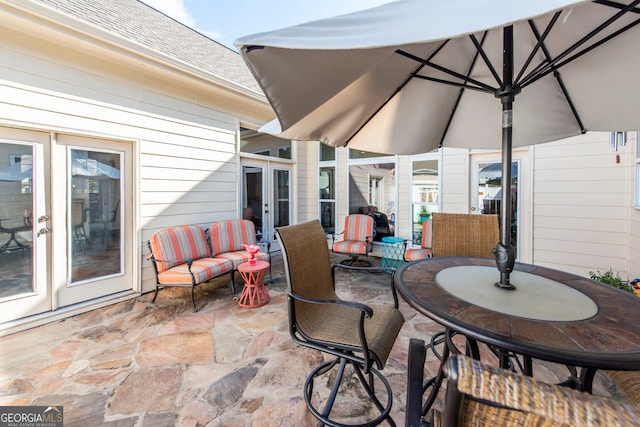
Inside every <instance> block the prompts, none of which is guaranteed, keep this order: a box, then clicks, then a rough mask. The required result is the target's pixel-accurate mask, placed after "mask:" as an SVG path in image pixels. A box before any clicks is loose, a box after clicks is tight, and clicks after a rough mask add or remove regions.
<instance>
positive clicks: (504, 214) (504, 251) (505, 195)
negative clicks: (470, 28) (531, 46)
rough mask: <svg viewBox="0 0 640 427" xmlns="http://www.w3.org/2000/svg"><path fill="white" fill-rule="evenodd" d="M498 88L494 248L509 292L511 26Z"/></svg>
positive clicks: (501, 284)
mask: <svg viewBox="0 0 640 427" xmlns="http://www.w3.org/2000/svg"><path fill="white" fill-rule="evenodd" d="M503 43H504V47H503V57H502V87H501V89H500V92H499V93H497V94H496V96H498V97H499V98H500V100H501V101H502V202H501V203H500V243H498V245H497V246H496V248H495V249H494V253H495V257H496V265H497V267H498V270H500V281H499V282H498V283H496V286H497V287H499V288H500V289H508V290H513V289H515V286H513V285H512V284H511V282H510V281H509V275H510V273H511V272H512V271H513V266H514V265H515V254H514V252H513V247H511V148H512V146H513V141H512V138H513V100H514V98H515V95H516V93H517V92H518V90H517V89H516V88H514V87H513V27H512V26H508V27H505V28H504V30H503Z"/></svg>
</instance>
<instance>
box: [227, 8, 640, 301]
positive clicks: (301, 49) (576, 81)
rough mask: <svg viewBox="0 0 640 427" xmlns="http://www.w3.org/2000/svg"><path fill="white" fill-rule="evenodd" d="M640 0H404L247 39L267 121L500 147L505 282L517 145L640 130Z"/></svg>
mask: <svg viewBox="0 0 640 427" xmlns="http://www.w3.org/2000/svg"><path fill="white" fill-rule="evenodd" d="M639 2H640V0H635V1H629V0H625V1H609V0H598V1H566V0H565V1H563V0H539V1H527V2H517V1H513V0H483V1H478V0H449V1H446V2H444V1H440V0H401V1H397V2H394V3H389V4H385V5H382V6H379V7H377V8H373V9H369V10H365V11H361V12H355V13H352V14H348V15H343V16H339V17H335V18H329V19H324V20H319V21H315V22H311V23H307V24H302V25H297V26H294V27H289V28H285V29H282V30H277V31H273V32H268V33H263V34H257V35H252V36H247V37H244V38H241V39H240V40H238V41H237V42H236V45H237V46H238V48H239V50H240V53H241V55H242V56H243V58H244V59H245V61H246V62H247V64H248V66H249V68H250V69H251V71H252V72H253V74H254V76H255V77H256V79H257V81H258V83H259V84H260V86H261V87H262V89H263V90H264V92H265V94H266V96H267V98H268V100H269V102H270V103H271V105H272V107H273V109H274V111H275V114H276V117H277V119H276V120H275V121H273V122H271V123H269V124H267V125H265V126H264V127H263V129H262V130H263V131H266V132H269V133H274V134H278V135H280V136H282V137H286V138H290V139H296V140H310V141H311V140H313V141H315V140H317V141H322V142H325V143H327V144H329V145H333V146H348V147H351V148H357V149H363V150H368V151H374V152H382V153H390V154H413V153H422V152H428V151H431V150H434V149H437V148H438V147H442V146H445V147H461V148H493V149H495V148H502V156H503V157H502V164H503V171H502V186H503V191H502V194H503V197H504V199H505V200H503V203H502V204H501V209H502V211H501V233H500V234H501V236H500V243H499V244H498V246H497V248H496V262H497V265H498V268H499V269H500V272H501V274H500V276H501V277H500V283H499V286H501V287H503V288H507V289H508V288H511V287H512V286H511V284H510V282H509V273H510V272H511V271H512V269H513V265H514V262H515V256H514V253H513V249H512V247H511V243H510V232H509V231H510V224H511V211H510V209H508V207H509V206H510V193H511V192H510V191H509V186H510V182H511V167H510V165H511V150H512V148H513V147H519V146H526V145H530V144H538V143H542V142H547V141H554V140H558V139H562V138H566V137H569V136H573V135H578V134H581V133H585V132H586V131H587V130H591V131H611V130H618V131H624V130H638V129H640V114H639V113H640V111H639V109H638V105H639V102H638V99H640V98H639V97H640V85H639V84H638V81H637V74H638V70H640V26H638V25H637V24H638V23H639V22H640V9H639V8H638V7H637V5H638V3H639Z"/></svg>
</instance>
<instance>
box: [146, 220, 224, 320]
mask: <svg viewBox="0 0 640 427" xmlns="http://www.w3.org/2000/svg"><path fill="white" fill-rule="evenodd" d="M147 245H148V246H149V251H150V252H151V254H150V255H149V258H148V259H149V260H150V261H151V262H152V263H153V267H154V270H155V273H156V292H155V295H154V296H153V300H151V303H154V302H155V300H156V298H157V297H158V290H159V289H160V288H161V287H166V286H179V287H191V302H192V303H193V309H194V311H198V307H197V306H196V300H195V287H196V285H198V284H200V283H204V282H207V281H209V280H211V279H213V278H214V277H218V276H220V275H223V274H225V273H230V274H233V262H232V261H231V260H228V259H224V258H214V257H211V249H210V248H209V243H208V242H207V237H206V234H205V231H204V228H202V227H200V226H197V225H181V226H178V227H170V228H166V229H164V230H160V231H158V232H156V233H154V234H152V235H151V237H150V238H149V240H148V241H147ZM231 290H232V292H235V289H234V286H233V280H232V281H231Z"/></svg>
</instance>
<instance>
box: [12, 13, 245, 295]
mask: <svg viewBox="0 0 640 427" xmlns="http://www.w3.org/2000/svg"><path fill="white" fill-rule="evenodd" d="M0 36H2V38H3V46H2V47H0V59H2V60H1V61H0V110H1V111H2V112H3V113H2V120H3V121H6V123H11V124H14V125H15V123H22V124H24V127H30V126H31V127H38V128H42V129H43V130H45V131H46V130H51V131H60V132H63V133H64V132H67V133H76V134H79V135H82V134H86V135H92V136H96V135H102V136H105V137H109V138H116V139H124V140H129V141H132V142H133V143H134V144H136V145H137V147H136V149H134V152H136V150H137V152H138V158H137V163H136V164H137V171H136V172H135V173H136V178H135V179H136V181H137V182H136V188H137V191H138V194H139V199H138V206H139V210H138V216H139V220H140V223H139V224H140V226H141V228H140V229H139V230H138V232H137V234H136V238H137V239H138V240H139V242H138V243H139V247H140V250H141V252H142V259H141V262H140V265H141V267H142V278H143V290H150V289H152V287H153V285H154V283H153V272H152V267H151V265H150V263H148V262H147V261H146V260H145V259H146V255H147V254H148V249H147V247H146V241H147V239H148V238H149V236H150V235H151V234H152V233H153V232H155V231H157V230H160V229H162V228H165V227H169V226H173V225H182V224H198V225H203V226H207V225H208V224H210V223H211V222H213V221H218V220H222V219H229V218H235V217H236V216H237V191H236V189H237V180H238V176H237V165H236V155H235V130H236V118H235V117H234V116H232V115H231V114H227V113H225V112H223V111H226V110H225V106H224V105H219V100H218V99H217V98H216V96H215V94H213V93H212V92H211V93H208V92H207V90H206V87H204V86H201V87H197V86H194V85H191V86H189V85H185V84H183V82H182V81H181V80H179V79H168V78H167V77H166V76H167V74H163V73H164V71H158V70H154V69H153V67H149V66H147V65H143V64H141V63H136V62H135V61H131V62H130V63H126V61H127V60H124V61H123V60H122V58H120V59H119V60H120V61H121V62H115V61H113V60H112V59H111V58H110V55H111V54H110V53H109V54H105V55H104V56H103V55H102V54H101V52H100V50H99V49H95V48H94V49H86V50H85V51H81V50H74V48H73V47H70V46H64V47H63V46H59V45H54V44H51V43H49V42H47V41H43V40H35V39H28V38H24V37H18V36H17V35H16V34H15V33H13V32H12V31H10V30H7V29H6V28H2V24H1V23H0ZM156 71H157V74H156V75H153V74H151V73H155V72H156Z"/></svg>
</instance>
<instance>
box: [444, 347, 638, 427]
mask: <svg viewBox="0 0 640 427" xmlns="http://www.w3.org/2000/svg"><path fill="white" fill-rule="evenodd" d="M444 369H445V373H446V375H447V378H448V382H447V392H446V396H445V403H444V412H443V413H442V414H440V413H438V412H437V411H434V418H433V421H434V425H436V426H437V425H442V426H444V427H448V426H489V425H490V426H513V427H515V426H518V427H519V426H534V425H535V426H542V425H548V426H575V427H596V426H619V427H622V426H639V425H640V410H638V408H636V407H634V406H633V405H625V404H621V403H619V402H617V401H615V400H613V399H608V398H604V397H599V396H593V395H590V394H587V393H581V392H578V391H576V390H572V389H569V388H567V387H562V386H559V385H551V384H546V383H542V382H540V381H537V380H535V379H533V378H531V377H527V376H524V375H521V374H517V373H514V372H510V371H507V370H503V369H499V368H495V367H492V366H487V365H484V364H482V363H480V362H479V361H477V360H473V359H471V358H468V357H466V356H462V355H458V356H455V357H452V358H450V359H449V360H448V361H447V363H446V365H445V368H444Z"/></svg>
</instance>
